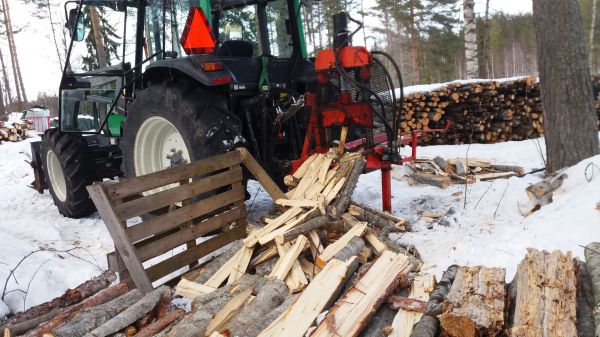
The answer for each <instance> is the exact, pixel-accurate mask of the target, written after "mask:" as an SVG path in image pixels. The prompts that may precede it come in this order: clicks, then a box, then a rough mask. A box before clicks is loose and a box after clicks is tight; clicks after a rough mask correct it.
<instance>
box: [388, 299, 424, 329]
mask: <svg viewBox="0 0 600 337" xmlns="http://www.w3.org/2000/svg"><path fill="white" fill-rule="evenodd" d="M387 302H388V303H389V304H390V307H391V308H392V309H394V310H405V311H411V312H417V313H424V312H425V307H426V306H427V302H425V301H421V300H417V299H414V298H408V297H404V296H390V297H389V298H388V299H387ZM400 327H402V328H408V327H407V326H400ZM411 328H412V326H411ZM394 331H396V329H394ZM409 335H410V332H409Z"/></svg>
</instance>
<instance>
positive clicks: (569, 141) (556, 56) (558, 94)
mask: <svg viewBox="0 0 600 337" xmlns="http://www.w3.org/2000/svg"><path fill="white" fill-rule="evenodd" d="M533 19H534V26H535V30H536V33H537V34H536V35H537V36H536V42H537V47H538V48H537V49H538V59H539V62H538V63H539V70H540V85H541V91H542V101H543V104H544V129H545V139H546V155H547V158H548V160H547V163H546V173H547V174H550V173H553V172H555V171H557V170H559V169H561V168H563V167H566V166H571V165H574V164H576V163H577V162H579V161H581V160H583V159H585V158H588V157H591V156H593V155H596V154H598V152H600V144H599V143H598V127H597V125H598V120H597V118H598V117H597V116H596V110H595V109H594V100H593V94H592V84H591V82H590V79H589V74H590V72H589V67H588V63H587V59H586V47H585V42H584V39H583V29H582V27H581V15H580V13H579V4H578V1H577V0H562V1H558V0H554V1H543V0H534V1H533Z"/></svg>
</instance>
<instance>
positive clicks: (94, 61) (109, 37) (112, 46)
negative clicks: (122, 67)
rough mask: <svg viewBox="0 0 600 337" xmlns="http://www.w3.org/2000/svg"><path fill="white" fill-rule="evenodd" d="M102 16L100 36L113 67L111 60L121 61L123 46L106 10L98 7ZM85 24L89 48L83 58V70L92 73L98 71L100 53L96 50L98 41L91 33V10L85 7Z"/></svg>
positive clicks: (86, 43)
mask: <svg viewBox="0 0 600 337" xmlns="http://www.w3.org/2000/svg"><path fill="white" fill-rule="evenodd" d="M96 8H97V10H98V14H99V16H100V34H101V35H102V40H103V41H104V47H105V49H106V52H107V54H108V59H107V61H108V65H109V66H110V65H112V63H111V59H113V57H114V59H117V60H119V59H120V58H119V46H120V45H121V42H120V41H121V37H120V36H119V35H118V34H117V32H116V30H115V28H114V27H113V26H112V25H111V24H110V22H109V21H108V18H107V12H106V9H104V8H103V7H96ZM83 22H84V25H85V27H86V28H87V29H88V34H87V36H86V38H85V46H86V48H87V55H86V56H84V57H82V61H83V70H87V71H91V70H96V69H98V68H100V67H99V65H98V52H97V48H96V41H95V40H94V34H93V32H92V31H91V27H92V23H91V17H90V8H89V6H85V7H84V10H83Z"/></svg>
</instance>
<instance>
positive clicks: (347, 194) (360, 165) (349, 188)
mask: <svg viewBox="0 0 600 337" xmlns="http://www.w3.org/2000/svg"><path fill="white" fill-rule="evenodd" d="M366 163H367V162H366V161H365V160H364V159H357V160H356V161H355V162H354V166H353V167H352V171H350V174H348V177H347V179H346V183H345V184H344V187H343V188H342V190H341V191H340V193H339V194H338V199H337V201H336V203H335V204H334V205H333V206H332V207H331V215H332V217H333V218H334V219H339V218H340V217H341V216H342V215H343V214H344V212H346V210H347V209H348V205H349V204H350V198H351V197H352V193H353V192H354V189H355V188H356V184H357V183H358V178H360V175H361V174H362V173H363V171H364V169H365V165H366Z"/></svg>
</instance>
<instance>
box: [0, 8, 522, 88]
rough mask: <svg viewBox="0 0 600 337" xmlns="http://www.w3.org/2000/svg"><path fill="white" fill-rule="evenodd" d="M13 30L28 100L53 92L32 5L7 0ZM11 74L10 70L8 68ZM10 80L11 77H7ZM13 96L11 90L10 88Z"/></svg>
mask: <svg viewBox="0 0 600 337" xmlns="http://www.w3.org/2000/svg"><path fill="white" fill-rule="evenodd" d="M8 2H9V5H10V10H11V16H12V22H13V26H14V27H19V28H21V27H22V28H23V30H22V32H20V33H19V34H17V35H15V43H16V46H17V52H18V55H19V60H20V66H21V72H22V76H23V82H24V84H25V91H26V93H27V98H28V99H30V100H32V99H35V98H36V97H37V96H38V93H42V92H46V93H49V94H52V93H55V92H56V91H57V90H58V85H59V82H60V76H61V69H60V67H59V65H58V58H57V55H56V51H55V46H54V42H53V40H52V37H51V32H50V25H49V23H48V22H47V21H41V20H38V19H36V18H34V17H33V16H32V6H31V5H24V4H23V1H22V0H8ZM485 2H486V0H476V1H475V12H476V13H478V14H483V13H484V12H485ZM490 9H491V12H492V13H493V12H500V11H501V12H505V13H510V14H518V13H524V12H531V0H490ZM55 14H56V16H58V17H55V18H54V19H55V20H56V21H58V22H60V23H61V25H62V23H64V22H65V18H64V13H63V11H62V5H61V6H60V7H57V10H56V13H55ZM0 48H1V49H2V54H3V56H4V59H5V63H7V64H8V66H9V68H10V61H9V60H8V43H7V41H6V38H2V39H0ZM9 72H10V69H9ZM9 76H10V77H11V78H12V75H9ZM13 95H14V88H13Z"/></svg>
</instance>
